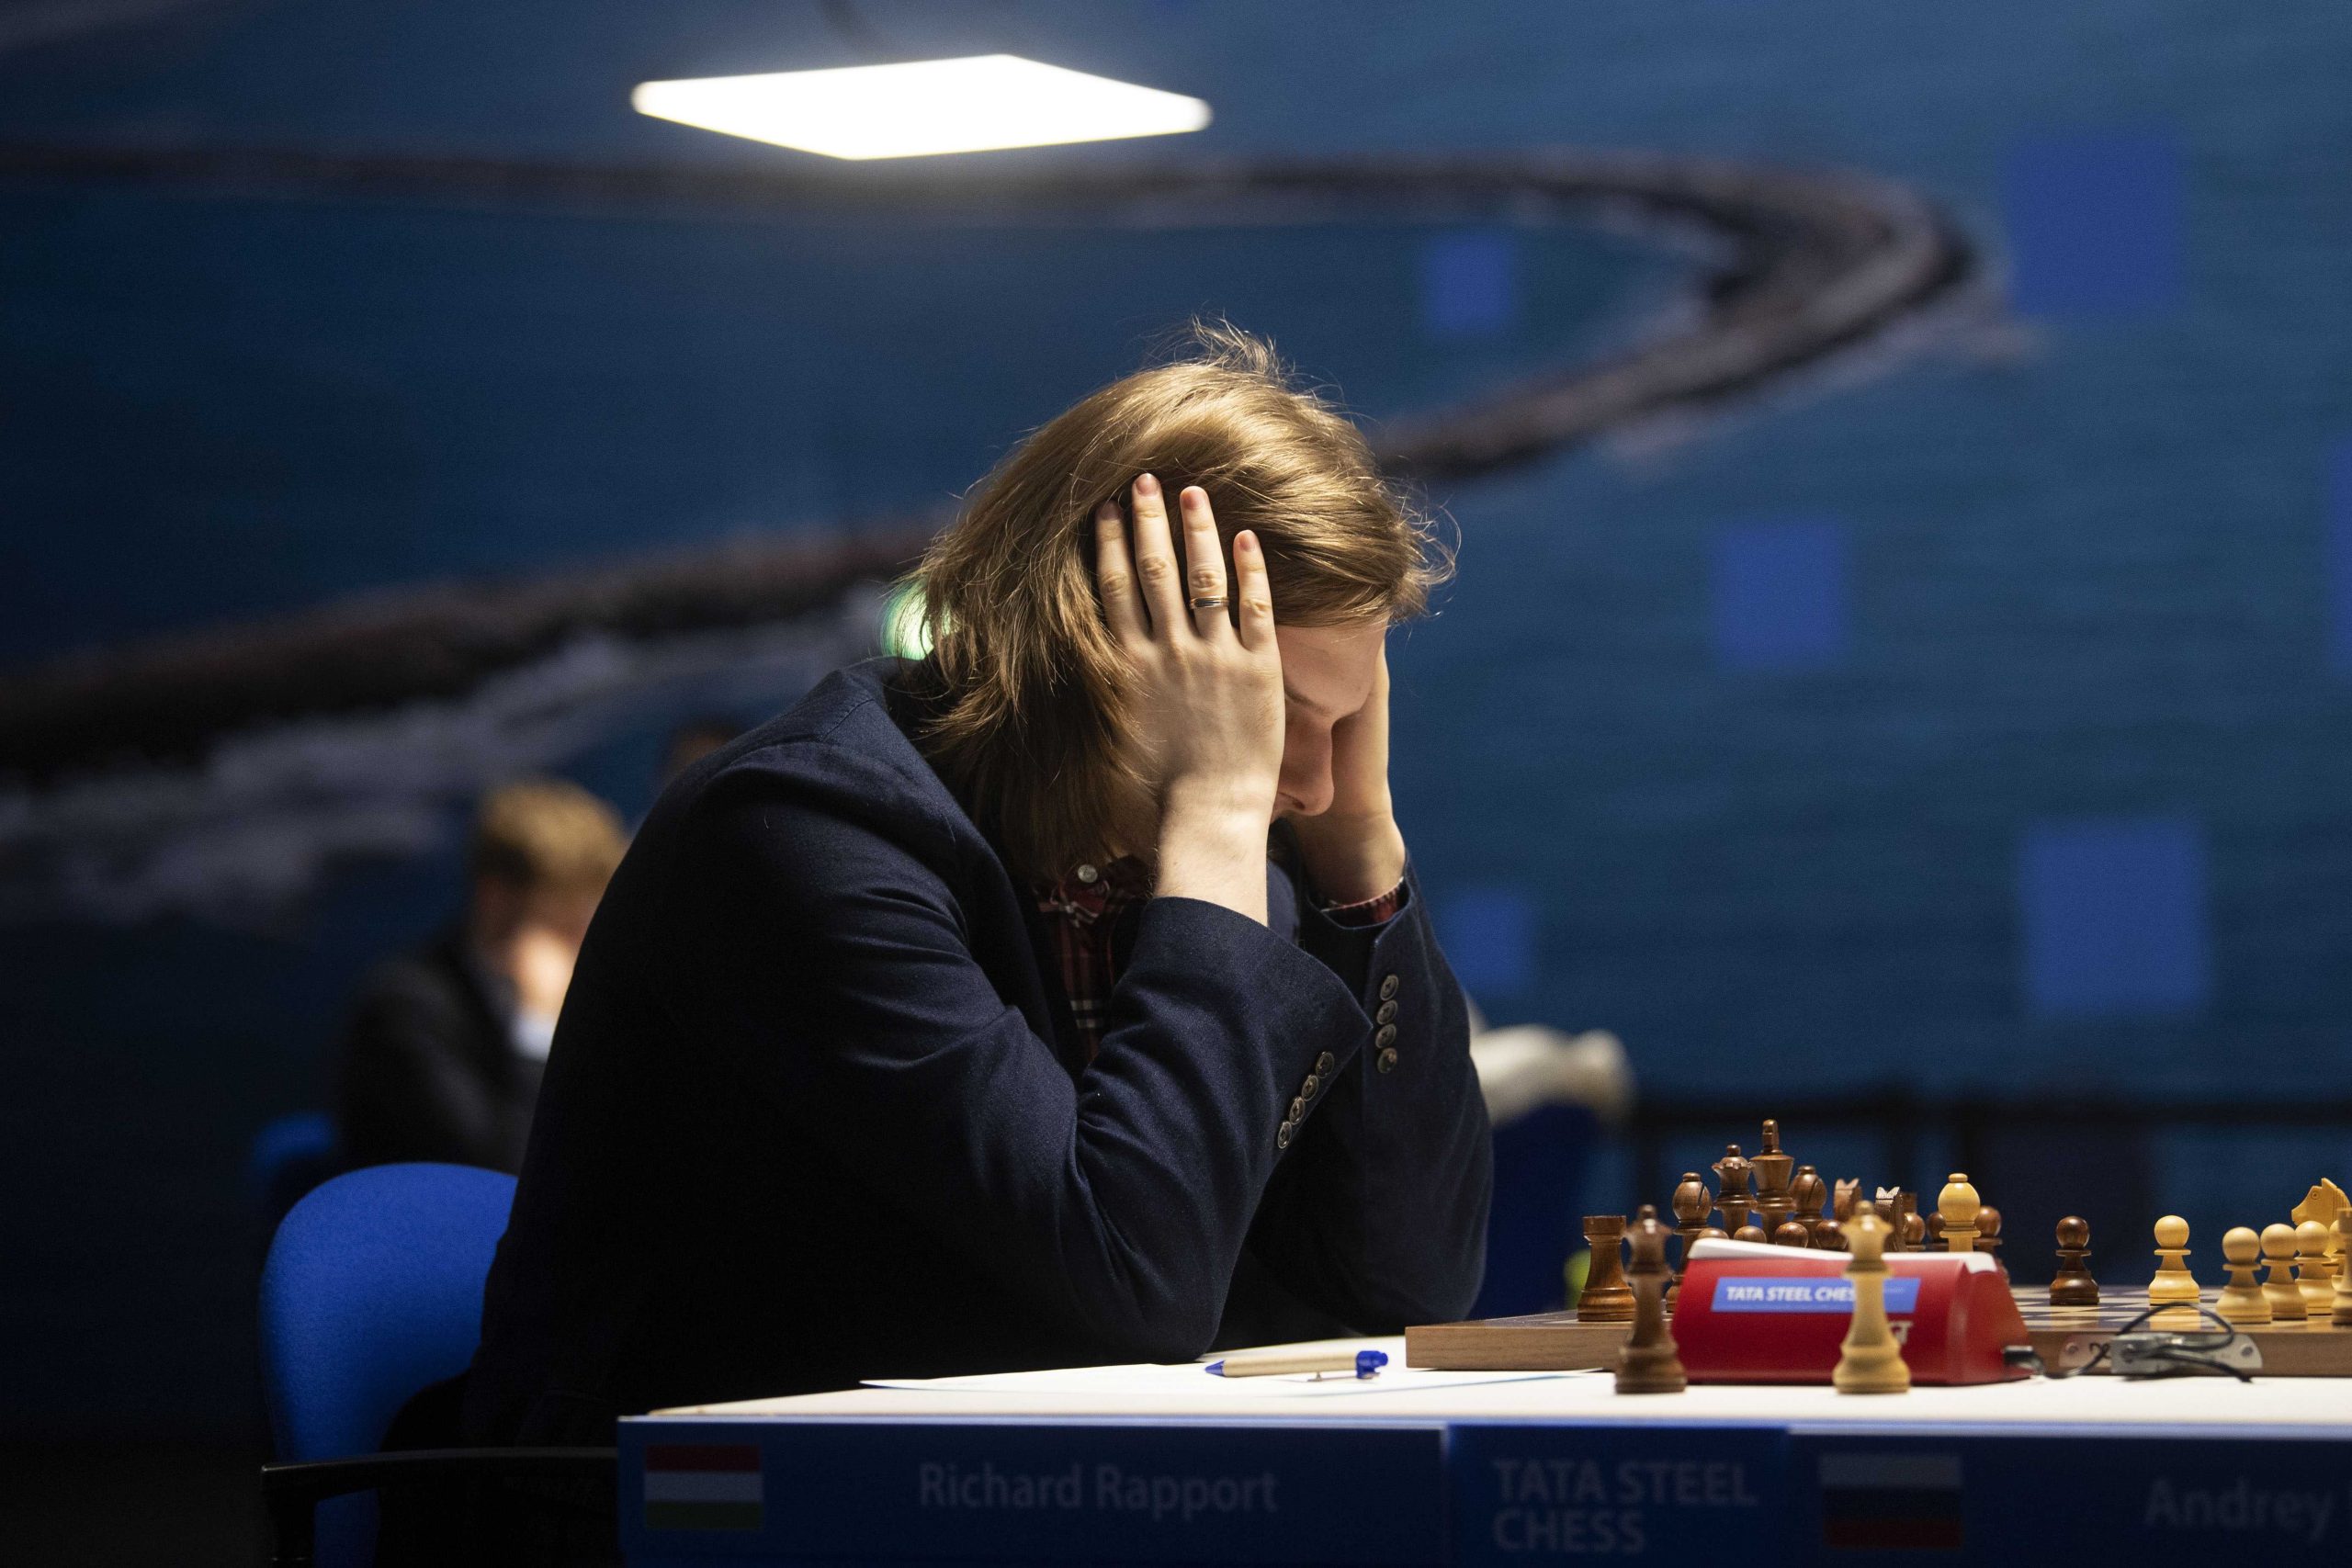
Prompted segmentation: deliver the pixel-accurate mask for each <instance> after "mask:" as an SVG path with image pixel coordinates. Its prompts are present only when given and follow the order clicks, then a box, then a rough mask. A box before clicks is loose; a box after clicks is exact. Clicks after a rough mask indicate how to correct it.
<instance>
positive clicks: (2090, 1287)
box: [2050, 1214, 2098, 1307]
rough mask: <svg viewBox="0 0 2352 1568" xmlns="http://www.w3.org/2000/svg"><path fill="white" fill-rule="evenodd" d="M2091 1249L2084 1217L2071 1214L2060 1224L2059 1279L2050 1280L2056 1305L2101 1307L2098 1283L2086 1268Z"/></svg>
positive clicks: (2053, 1303)
mask: <svg viewBox="0 0 2352 1568" xmlns="http://www.w3.org/2000/svg"><path fill="white" fill-rule="evenodd" d="M2090 1247H2091V1227H2090V1226H2089V1225H2088V1224H2085V1223H2084V1221H2083V1219H2082V1218H2081V1216H2079V1215H2075V1214H2069V1215H2067V1216H2066V1217H2065V1218H2064V1219H2063V1220H2060V1221H2059V1222H2058V1277H2057V1278H2056V1279H2054V1280H2051V1281H2050V1304H2051V1305H2052V1306H2061V1307H2093V1306H2097V1305H2098V1280H2094V1279H2092V1278H2091V1277H2090V1274H2089V1271H2088V1270H2086V1269H2084V1267H2083V1258H2084V1256H2085V1255H2086V1253H2088V1252H2089V1251H2090Z"/></svg>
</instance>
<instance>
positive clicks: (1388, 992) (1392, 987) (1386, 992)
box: [1380, 975, 1397, 1002]
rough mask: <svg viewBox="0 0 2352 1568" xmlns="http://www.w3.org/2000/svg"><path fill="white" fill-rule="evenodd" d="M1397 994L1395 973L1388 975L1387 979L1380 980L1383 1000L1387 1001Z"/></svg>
mask: <svg viewBox="0 0 2352 1568" xmlns="http://www.w3.org/2000/svg"><path fill="white" fill-rule="evenodd" d="M1396 994H1397V976H1394V975H1391V976H1388V978H1386V979H1385V980H1383V981H1381V982H1380V999H1381V1000H1382V1001H1384V1002H1385V1001H1386V1000H1387V999H1388V998H1391V997H1393V996H1395V995H1396Z"/></svg>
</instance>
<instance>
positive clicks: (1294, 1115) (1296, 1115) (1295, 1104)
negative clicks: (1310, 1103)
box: [1290, 1099, 1306, 1122]
mask: <svg viewBox="0 0 2352 1568" xmlns="http://www.w3.org/2000/svg"><path fill="white" fill-rule="evenodd" d="M1305 1115H1306V1100H1303V1099H1302V1100H1292V1101H1291V1102H1290V1119H1291V1120H1292V1121H1294V1122H1295V1121H1297V1120H1299V1119H1300V1118H1301V1117H1303V1116H1305Z"/></svg>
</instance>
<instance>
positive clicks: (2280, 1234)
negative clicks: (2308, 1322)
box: [2262, 1225, 2311, 1323]
mask: <svg viewBox="0 0 2352 1568" xmlns="http://www.w3.org/2000/svg"><path fill="white" fill-rule="evenodd" d="M2262 1257H2263V1259H2264V1261H2266V1262H2267V1263H2268V1264H2269V1265H2270V1273H2269V1275H2268V1277H2267V1278H2266V1279H2265V1280H2263V1281H2262V1299H2263V1300H2264V1301H2267V1302H2268V1303H2270V1315H2271V1316H2272V1317H2274V1318H2276V1319H2278V1321H2279V1322H2281V1323H2301V1321H2303V1319H2305V1318H2307V1317H2309V1316H2310V1315H2311V1309H2310V1308H2309V1307H2307V1306H2305V1305H2303V1292H2301V1291H2299V1290H2297V1289H2295V1277H2294V1267H2293V1266H2294V1261H2295V1227H2294V1226H2292V1225H2265V1226H2263V1227H2262Z"/></svg>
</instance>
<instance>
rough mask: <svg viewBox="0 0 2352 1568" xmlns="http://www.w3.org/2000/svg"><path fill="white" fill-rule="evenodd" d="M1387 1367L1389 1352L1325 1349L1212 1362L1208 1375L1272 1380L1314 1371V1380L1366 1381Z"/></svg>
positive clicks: (1281, 1352) (1254, 1354) (1232, 1358)
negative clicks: (1343, 1376)
mask: <svg viewBox="0 0 2352 1568" xmlns="http://www.w3.org/2000/svg"><path fill="white" fill-rule="evenodd" d="M1387 1364H1388V1352H1387V1351H1385V1350H1326V1351H1322V1352H1320V1353H1317V1352H1314V1351H1308V1352H1305V1353H1299V1354H1293V1353H1289V1352H1284V1351H1279V1350H1272V1351H1263V1350H1261V1351H1257V1352H1254V1353H1252V1354H1250V1355H1244V1356H1227V1358H1225V1359H1223V1360H1221V1361H1211V1362H1210V1363H1209V1366H1208V1373H1209V1376H1211V1377H1213V1378H1271V1377H1283V1376H1289V1375H1294V1374H1296V1373H1300V1372H1313V1373H1315V1374H1316V1375H1317V1377H1320V1376H1322V1375H1323V1374H1324V1373H1326V1372H1352V1373H1354V1374H1355V1375H1356V1376H1357V1377H1360V1378H1369V1377H1377V1376H1379V1375H1380V1369H1381V1368H1383V1367H1385V1366H1386V1365H1387Z"/></svg>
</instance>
